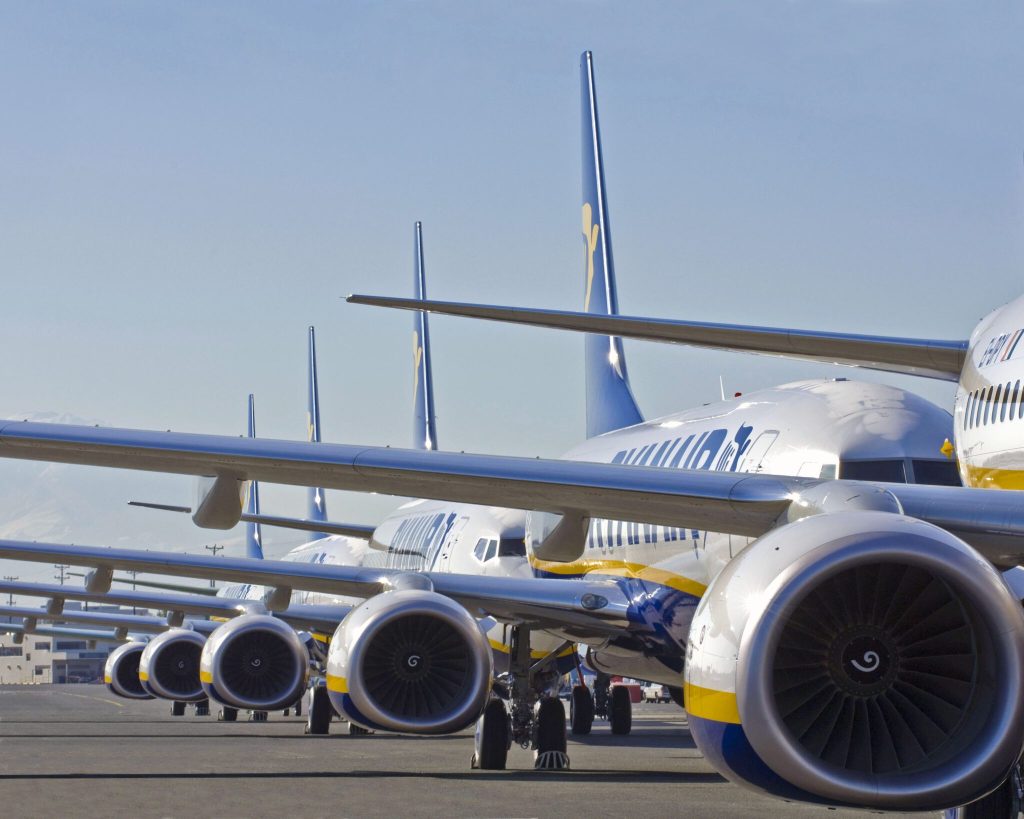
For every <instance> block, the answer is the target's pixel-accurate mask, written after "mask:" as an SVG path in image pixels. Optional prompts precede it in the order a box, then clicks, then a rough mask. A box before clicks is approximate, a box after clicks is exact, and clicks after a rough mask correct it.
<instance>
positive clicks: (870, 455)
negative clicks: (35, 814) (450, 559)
mask: <svg viewBox="0 0 1024 819" xmlns="http://www.w3.org/2000/svg"><path fill="white" fill-rule="evenodd" d="M581 78H582V87H583V88H582V90H583V100H584V106H583V107H584V140H583V143H584V157H585V165H586V171H585V181H584V198H585V205H587V206H589V207H585V210H584V213H585V214H587V213H589V215H590V217H591V218H590V220H586V217H584V219H585V224H586V227H587V237H586V238H587V248H588V254H587V265H586V271H587V282H588V287H587V292H588V293H589V298H588V299H587V301H586V307H587V311H588V314H597V313H602V314H611V315H614V313H615V312H616V299H615V285H614V276H613V271H612V267H611V247H610V242H609V240H608V219H607V202H606V196H605V184H604V178H603V169H602V166H601V159H600V156H601V154H600V136H599V129H598V121H597V113H596V98H595V92H594V82H593V67H592V59H591V55H590V54H589V52H588V53H585V54H584V56H583V60H582V66H581ZM598 250H599V251H600V252H598ZM592 338H593V339H594V340H593V341H588V344H587V370H588V402H587V403H588V407H587V410H588V412H587V416H588V435H589V436H590V437H589V438H588V441H587V442H586V443H585V444H583V445H582V446H581V447H580V448H579V449H578V450H576V451H574V452H573V453H570V456H569V457H568V458H566V459H546V458H537V459H534V458H515V457H495V456H486V455H473V454H462V453H446V452H439V451H430V450H402V449H396V448H367V447H361V446H352V445H341V444H318V445H315V446H314V445H310V444H303V443H298V442H286V441H273V440H266V439H236V438H231V437H228V436H208V435H186V434H180V433H165V432H149V431H137V430H122V429H96V428H92V427H88V428H83V427H71V426H63V425H49V424H33V423H28V422H20V423H19V422H11V423H4V424H2V425H0V455H2V456H4V457H18V458H28V459H37V460H54V461H62V462H70V463H86V464H91V465H97V466H115V467H120V468H134V469H147V470H155V471H167V472H176V473H181V474H192V475H199V476H204V477H207V478H211V479H212V482H211V486H213V487H215V488H217V487H218V484H219V485H220V486H219V490H220V491H219V492H216V493H212V494H215V495H216V498H224V497H230V496H231V492H232V491H233V492H234V493H235V496H236V497H237V491H238V486H239V484H240V483H241V482H244V481H245V480H263V481H272V482H278V483H291V484H296V485H310V484H319V485H322V486H326V487H330V488H338V489H355V490H360V491H376V492H384V493H390V494H399V495H403V496H419V497H423V498H427V499H436V500H451V501H456V502H470V503H474V504H481V505H494V506H499V507H512V508H520V509H529V510H532V511H531V516H530V518H529V520H528V529H527V535H526V545H527V548H528V553H529V555H530V556H531V559H532V562H533V564H534V568H535V574H538V575H544V574H547V575H556V576H554V577H545V576H535V577H502V576H483V577H481V576H479V575H478V574H473V575H469V574H459V573H451V572H440V571H414V570H411V569H389V568H385V567H380V568H376V567H368V566H359V567H347V566H324V567H321V566H316V567H314V566H304V565H301V564H294V563H293V564H286V563H284V562H281V561H268V560H264V561H251V560H246V559H243V558H217V559H210V558H207V557H205V556H202V557H200V556H181V555H161V554H159V553H153V552H145V551H137V550H120V549H118V550H111V549H102V548H92V547H76V546H64V545H53V544H33V543H25V542H19V541H11V540H6V541H0V557H7V558H15V559H21V560H46V561H50V560H56V559H59V560H62V561H64V562H69V563H72V564H74V565H84V566H92V567H94V568H95V569H96V570H97V575H95V576H103V575H108V574H110V573H111V572H112V571H113V569H115V568H117V569H129V570H140V571H158V572H160V573H165V574H174V575H178V576H181V577H202V578H209V577H213V578H216V579H220V580H226V581H236V580H242V579H243V578H244V579H245V580H244V582H251V578H253V577H257V578H258V579H259V580H260V582H264V583H266V584H267V585H268V586H273V587H274V588H275V590H278V591H280V590H284V589H288V590H290V589H295V588H301V589H308V590H311V591H326V592H331V593H335V594H342V595H352V596H359V597H364V598H366V602H365V603H363V604H362V605H360V606H359V607H357V608H356V609H354V610H353V611H352V613H351V614H350V615H349V616H348V617H346V618H345V619H344V620H343V621H342V622H341V625H340V626H339V627H338V629H337V631H336V632H335V634H334V637H333V639H332V641H331V646H330V650H329V654H328V660H327V673H328V683H329V686H330V685H331V678H332V677H333V691H332V694H334V695H335V696H334V697H333V698H332V701H333V702H335V704H336V706H339V707H340V708H341V709H342V710H344V711H345V713H346V714H348V716H349V717H350V718H352V719H354V720H355V721H356V722H358V723H359V724H363V725H365V726H367V727H371V728H377V729H391V730H398V731H406V732H413V733H434V732H444V731H451V730H457V729H458V728H461V727H465V726H468V725H470V724H472V723H473V722H474V721H476V722H477V738H476V748H477V758H478V761H479V762H481V763H482V764H481V767H490V765H489V764H488V762H490V761H493V760H494V759H495V758H498V757H501V756H502V754H503V751H502V748H501V746H502V745H504V744H505V743H507V742H508V741H509V730H508V723H507V720H508V716H507V714H506V712H505V709H504V705H502V704H501V703H500V702H499V701H498V700H496V699H494V698H491V697H490V696H489V693H488V689H489V688H490V668H489V660H490V656H491V655H490V652H489V645H488V643H487V641H486V639H485V637H484V635H483V633H482V632H481V630H480V628H479V627H478V626H477V620H476V618H477V617H481V616H487V617H490V618H493V619H495V620H497V621H499V622H503V623H505V624H507V625H508V626H509V627H510V632H511V634H510V641H511V644H512V651H511V652H510V653H511V659H512V662H511V666H512V669H513V674H512V685H511V686H510V688H511V690H510V691H508V692H507V695H508V696H509V697H510V699H511V700H513V702H514V703H515V701H517V700H518V699H521V697H522V695H523V690H522V689H523V688H524V687H528V681H529V676H530V671H531V669H532V668H533V667H534V666H535V665H537V664H543V663H545V662H546V661H547V662H550V660H548V659H547V658H542V659H541V660H539V661H537V662H536V663H534V662H533V661H532V660H531V659H530V658H529V655H528V651H529V648H530V645H531V640H532V637H533V635H534V634H535V633H537V632H547V633H549V634H555V635H558V636H560V637H563V638H564V639H565V641H566V642H569V643H571V642H585V643H587V644H588V645H591V646H592V647H596V651H595V652H593V655H594V656H604V657H605V658H607V659H606V662H608V663H609V664H610V663H612V662H621V663H622V664H626V663H634V664H643V666H644V667H645V668H646V669H650V670H652V671H654V670H655V669H656V667H657V666H658V665H660V666H661V667H662V669H664V672H665V674H666V675H667V674H668V672H669V671H672V670H673V669H672V666H673V664H674V665H675V670H674V671H673V675H672V677H671V680H672V682H674V683H675V684H677V685H678V684H679V683H682V684H683V686H684V688H685V699H686V707H687V711H688V714H689V719H690V728H691V732H692V734H693V737H694V739H695V741H696V742H697V745H698V747H699V748H700V750H701V751H702V752H703V753H704V755H705V757H706V758H707V759H708V760H709V762H710V763H711V764H712V765H713V766H714V767H715V768H716V769H717V770H718V771H720V772H722V773H723V774H725V775H726V776H727V777H728V778H730V779H731V780H733V781H735V782H738V783H741V784H745V785H747V786H748V787H752V788H755V789H758V790H761V791H763V792H766V793H771V794H774V795H776V796H780V797H782V798H785V799H790V800H800V801H807V802H812V803H818V804H827V805H830V806H837V805H848V806H857V807H865V808H872V809H880V810H885V809H917V810H926V809H932V808H946V807H950V806H955V805H963V804H968V803H972V802H975V801H976V800H978V799H981V798H983V797H985V796H986V795H987V794H990V793H992V792H993V791H995V790H996V789H999V788H1001V787H1003V786H1004V785H1005V784H1006V783H1008V782H1010V776H1011V775H1012V772H1013V770H1014V768H1015V765H1016V763H1017V760H1018V759H1019V757H1020V751H1021V737H1022V736H1024V732H1022V728H1024V699H1022V696H1021V695H1022V693H1024V641H1022V639H1021V638H1022V637H1024V611H1022V608H1021V605H1020V597H1019V595H1018V594H1017V593H1015V592H1014V591H1013V590H1012V589H1011V588H1010V586H1009V585H1008V584H1007V581H1006V580H1005V579H1004V577H1003V576H1002V574H1001V572H1000V571H999V569H1000V568H1009V567H1011V566H1015V565H1016V564H1017V563H1018V562H1020V557H1021V555H1022V554H1024V540H1022V539H1021V537H1022V534H1024V531H1022V529H1024V515H1022V512H1024V501H1022V500H1021V498H1020V497H1018V494H1019V493H1007V492H985V491H980V490H978V489H974V488H970V487H960V486H943V485H926V484H923V483H921V479H922V478H929V477H930V478H933V479H934V478H935V477H936V476H938V478H939V480H940V481H945V482H949V478H948V470H949V464H951V463H952V462H951V461H948V460H947V459H946V458H945V456H944V455H939V453H938V449H939V446H940V444H941V443H942V442H943V441H944V440H945V439H946V438H948V436H949V435H951V434H953V432H952V429H951V424H950V419H949V416H948V415H947V414H946V413H944V412H942V411H941V410H939V409H938V408H937V407H934V406H933V405H931V404H929V403H928V402H925V401H923V400H921V399H919V398H917V397H915V396H912V395H910V394H908V393H905V392H903V391H900V390H894V389H892V388H884V387H879V386H877V385H863V384H857V383H856V382H850V381H816V382H801V383H798V384H795V385H786V386H784V387H780V388H776V389H775V390H769V391H765V392H764V394H761V393H756V394H752V395H748V396H743V397H742V398H740V399H736V400H734V401H729V402H722V403H721V404H713V405H710V406H709V407H704V408H701V409H699V410H694V411H690V412H684V413H677V414H674V415H670V416H667V417H665V418H662V419H655V420H653V421H643V420H642V417H641V416H640V414H639V410H638V408H637V407H636V403H635V401H634V400H633V398H632V394H631V390H630V388H629V380H628V376H627V374H626V367H625V358H624V355H623V353H622V347H621V341H620V340H619V339H618V338H617V337H615V336H602V337H592ZM932 366H934V365H932ZM766 434H768V437H764V436H765V435H766ZM759 442H760V443H759ZM574 458H577V459H574ZM892 461H898V462H899V463H900V464H902V467H903V470H904V478H905V480H907V481H908V482H907V483H890V482H884V481H879V480H860V479H856V477H855V476H856V474H857V470H858V469H862V468H868V469H870V468H874V467H878V468H888V467H887V466H880V465H882V464H885V462H892ZM865 464H866V465H867V466H866V467H864V466H863V465H865ZM943 464H946V466H943ZM801 472H803V473H804V474H800V473H801ZM815 472H816V474H812V473H815ZM787 473H788V474H787ZM851 474H852V475H853V476H854V477H851ZM216 498H215V499H214V501H213V502H211V504H210V509H211V510H216V511H218V512H219V513H221V515H222V516H223V517H222V521H223V520H230V505H229V504H226V503H220V504H218V503H217V502H216ZM535 513H540V514H535ZM234 514H235V515H237V514H238V511H237V502H236V504H235V513H234ZM694 531H696V533H697V535H696V536H694V534H693V533H694ZM684 536H685V539H684ZM442 545H443V544H442ZM659 547H660V548H661V551H659ZM652 556H653V558H654V559H655V561H656V562H651V558H652ZM662 558H664V559H662ZM595 564H603V566H601V565H595ZM599 569H600V571H599ZM563 578H564V579H563ZM570 578H571V579H570ZM414 627H415V629H419V631H418V632H416V631H415V629H414ZM403 636H404V638H405V639H407V640H409V641H410V642H403V639H401V638H403ZM383 669H390V672H389V673H391V672H397V671H399V670H400V671H401V674H402V676H401V680H400V682H399V683H395V684H393V685H392V686H391V687H390V688H388V687H387V683H386V682H381V679H382V678H381V677H379V676H378V675H379V674H381V673H383ZM391 676H393V674H391ZM391 676H389V675H385V677H386V679H387V680H390V679H391ZM639 676H643V677H644V678H648V679H651V680H652V681H661V680H659V676H660V675H657V676H656V675H653V674H650V675H648V674H643V675H639ZM805 685H807V686H814V687H815V688H814V690H813V691H811V690H809V689H805V688H804V687H803V686H805ZM428 692H429V693H430V696H428ZM496 702H497V703H498V705H497V706H496V705H495V703H496ZM551 702H552V701H551V700H550V699H542V700H541V702H540V706H539V708H538V709H537V715H536V721H535V723H534V727H535V728H536V729H537V735H538V744H539V745H540V746H541V747H544V746H545V745H547V746H548V747H554V746H556V745H557V733H558V731H559V730H560V731H561V741H562V742H563V743H564V731H565V723H564V710H562V708H561V704H560V703H557V701H556V706H551V705H549V703H551ZM869 702H870V706H869V704H868V703H869ZM819 705H820V710H824V709H829V714H828V718H826V719H817V717H816V716H815V713H814V712H815V711H816V710H818V706H819ZM499 706H500V707H499ZM481 710H482V713H481ZM514 710H515V708H514V707H513V711H514ZM865 710H867V712H868V716H867V717H866V718H865V719H857V720H855V719H853V718H852V717H853V716H854V715H856V714H857V713H862V712H864V711H865ZM559 723H560V726H559ZM552 734H553V735H555V740H554V741H552V739H551V736H550V735H552ZM505 750H507V745H506V746H505Z"/></svg>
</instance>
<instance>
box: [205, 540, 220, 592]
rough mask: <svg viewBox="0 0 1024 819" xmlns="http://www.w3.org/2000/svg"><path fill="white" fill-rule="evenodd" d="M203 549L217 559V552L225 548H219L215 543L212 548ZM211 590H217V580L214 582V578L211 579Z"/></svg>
mask: <svg viewBox="0 0 1024 819" xmlns="http://www.w3.org/2000/svg"><path fill="white" fill-rule="evenodd" d="M203 548H204V549H206V550H207V551H209V552H212V553H213V556H214V557H216V556H217V552H219V551H221V550H222V549H223V548H224V547H223V546H218V545H217V544H216V543H214V544H213V545H212V546H204V547H203ZM210 588H211V589H215V588H217V582H216V581H215V580H213V578H211V579H210Z"/></svg>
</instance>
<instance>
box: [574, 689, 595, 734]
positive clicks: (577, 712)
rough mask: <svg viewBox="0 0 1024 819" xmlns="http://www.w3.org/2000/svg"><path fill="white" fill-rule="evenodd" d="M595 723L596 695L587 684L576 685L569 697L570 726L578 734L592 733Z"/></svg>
mask: <svg viewBox="0 0 1024 819" xmlns="http://www.w3.org/2000/svg"><path fill="white" fill-rule="evenodd" d="M593 725H594V697H593V695H592V694H591V693H590V689H589V688H587V687H586V686H585V685H574V686H573V688H572V696H571V698H570V699H569V726H570V727H571V729H572V732H573V734H574V735H576V736H581V735H585V734H589V733H590V729H591V728H592V727H593Z"/></svg>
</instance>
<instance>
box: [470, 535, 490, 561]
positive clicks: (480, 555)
mask: <svg viewBox="0 0 1024 819" xmlns="http://www.w3.org/2000/svg"><path fill="white" fill-rule="evenodd" d="M486 553H487V538H485V537H482V538H480V540H478V541H477V542H476V546H475V547H474V548H473V554H474V555H475V556H476V559H477V560H479V561H480V562H481V563H483V562H484V555H485V554H486Z"/></svg>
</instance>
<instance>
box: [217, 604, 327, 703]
mask: <svg viewBox="0 0 1024 819" xmlns="http://www.w3.org/2000/svg"><path fill="white" fill-rule="evenodd" d="M308 678H309V654H308V653H307V652H306V647H305V646H304V645H303V644H302V640H301V638H300V637H299V635H298V634H297V633H296V632H295V630H294V629H293V628H292V627H291V626H289V625H288V624H286V623H284V622H283V621H281V620H278V619H276V618H274V617H270V616H268V615H263V614H246V615H242V616H241V617H236V618H234V619H233V620H229V621H228V622H226V623H225V624H224V625H222V626H220V627H219V628H218V629H217V630H216V631H214V632H213V633H212V634H211V635H210V636H209V638H208V639H207V640H206V644H205V645H204V646H203V651H202V654H201V656H200V661H199V679H200V681H201V682H202V685H203V690H204V691H205V692H206V694H207V696H209V697H211V698H213V699H214V700H216V701H217V702H220V703H222V704H224V705H228V706H230V707H232V708H242V709H251V710H254V711H277V710H280V709H283V708H288V707H290V706H291V705H293V704H294V703H295V702H296V701H297V700H298V699H299V698H300V697H301V696H302V693H303V692H304V691H305V690H306V682H307V680H308Z"/></svg>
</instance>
